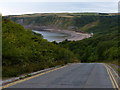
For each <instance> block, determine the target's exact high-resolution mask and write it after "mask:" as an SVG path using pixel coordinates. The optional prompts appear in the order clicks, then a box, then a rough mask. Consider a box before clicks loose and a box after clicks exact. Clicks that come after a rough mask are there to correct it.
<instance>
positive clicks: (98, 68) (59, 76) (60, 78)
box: [5, 63, 113, 88]
mask: <svg viewBox="0 0 120 90" xmlns="http://www.w3.org/2000/svg"><path fill="white" fill-rule="evenodd" d="M5 88H113V85H112V82H111V79H110V77H109V74H108V72H107V69H106V68H105V66H104V65H103V64H101V63H74V64H70V65H66V66H65V67H63V68H59V69H57V70H52V71H50V72H48V73H45V74H42V75H39V76H37V77H34V78H31V79H28V80H24V81H22V82H19V83H16V84H13V85H11V86H9V85H8V86H7V87H5Z"/></svg>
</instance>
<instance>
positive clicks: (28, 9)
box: [0, 0, 119, 16]
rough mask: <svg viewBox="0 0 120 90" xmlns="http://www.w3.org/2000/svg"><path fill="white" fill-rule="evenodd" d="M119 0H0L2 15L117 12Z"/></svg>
mask: <svg viewBox="0 0 120 90" xmlns="http://www.w3.org/2000/svg"><path fill="white" fill-rule="evenodd" d="M118 1H119V0H0V12H1V13H2V15H3V16H4V15H20V14H31V13H63V12H68V13H72V12H101V13H117V12H118Z"/></svg>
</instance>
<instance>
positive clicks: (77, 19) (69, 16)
mask: <svg viewBox="0 0 120 90" xmlns="http://www.w3.org/2000/svg"><path fill="white" fill-rule="evenodd" d="M8 17H9V18H10V19H11V20H13V21H15V22H16V23H19V24H21V25H23V26H29V27H32V28H33V27H35V26H39V27H41V28H43V29H44V28H55V29H56V30H57V29H61V30H62V29H65V30H74V31H83V32H93V33H97V32H99V30H95V29H94V30H93V31H92V28H96V27H97V26H99V24H102V23H108V22H109V21H107V20H108V19H107V18H112V20H113V19H116V17H117V15H116V14H113V13H37V14H25V15H16V16H14V15H13V16H8ZM103 19H106V20H103ZM103 21H104V22H103ZM110 22H112V21H110ZM105 26H106V25H104V27H105ZM100 32H101V31H100ZM102 32H103V31H102Z"/></svg>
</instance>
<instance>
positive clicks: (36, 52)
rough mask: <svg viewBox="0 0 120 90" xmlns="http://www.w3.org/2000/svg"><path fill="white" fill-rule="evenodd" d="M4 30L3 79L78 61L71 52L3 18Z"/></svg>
mask: <svg viewBox="0 0 120 90" xmlns="http://www.w3.org/2000/svg"><path fill="white" fill-rule="evenodd" d="M2 30H3V35H2V39H3V43H2V44H3V47H2V53H3V54H2V57H3V59H2V60H3V61H2V65H3V77H15V76H18V75H20V74H24V73H28V72H33V71H37V70H41V69H44V68H49V67H53V66H56V65H63V64H66V63H70V62H74V61H75V60H77V59H76V57H75V55H74V54H73V53H72V52H71V51H69V50H67V49H64V48H61V47H59V46H57V45H55V44H53V43H50V42H48V41H47V40H45V39H43V38H42V36H41V35H38V34H36V33H33V32H32V31H31V30H26V29H24V28H23V27H22V26H21V25H19V24H16V23H14V22H11V21H10V20H8V19H4V18H3V21H2Z"/></svg>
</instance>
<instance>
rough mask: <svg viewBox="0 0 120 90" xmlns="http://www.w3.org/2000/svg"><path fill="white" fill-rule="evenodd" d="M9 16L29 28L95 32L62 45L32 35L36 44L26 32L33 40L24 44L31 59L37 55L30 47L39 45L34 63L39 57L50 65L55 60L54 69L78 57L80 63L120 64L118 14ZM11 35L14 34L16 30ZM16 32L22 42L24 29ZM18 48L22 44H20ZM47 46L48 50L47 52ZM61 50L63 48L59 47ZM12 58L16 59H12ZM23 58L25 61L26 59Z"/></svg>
mask: <svg viewBox="0 0 120 90" xmlns="http://www.w3.org/2000/svg"><path fill="white" fill-rule="evenodd" d="M8 17H9V18H10V19H11V20H13V21H15V22H17V23H19V24H21V25H23V26H30V28H31V27H35V26H39V27H41V28H42V29H45V28H54V29H56V30H57V29H61V30H73V31H77V32H79V31H80V32H87V33H94V35H93V37H91V38H88V39H84V40H79V41H67V40H65V41H63V42H61V43H56V42H53V43H50V42H47V41H45V40H44V39H42V37H41V36H38V35H37V36H36V34H34V35H33V34H32V36H34V37H35V41H34V39H33V40H31V39H30V38H31V34H30V35H29V34H26V33H24V34H25V36H26V37H27V36H29V39H30V40H31V41H28V43H27V42H25V43H27V44H25V45H24V44H23V45H24V46H25V47H26V48H27V49H26V52H29V51H27V50H29V49H30V52H31V53H30V52H29V53H30V54H29V53H28V54H29V55H28V56H31V57H32V56H33V55H32V53H34V52H33V51H34V50H32V51H31V49H33V46H31V45H34V43H35V45H36V42H37V46H35V47H34V48H35V52H36V51H37V52H36V55H37V56H36V55H35V57H36V58H33V60H34V59H35V60H37V58H40V59H39V60H41V58H43V59H42V60H46V61H47V62H48V63H49V61H50V64H49V65H51V60H53V62H52V66H55V65H57V64H60V63H61V60H62V63H68V62H74V61H76V60H77V58H78V59H79V61H81V62H106V63H114V64H117V65H120V63H119V62H118V60H119V53H118V52H119V50H120V47H119V43H120V41H119V38H120V35H119V33H118V15H115V14H93V13H92V14H89V15H88V13H87V14H84V15H83V14H82V15H81V14H80V13H72V14H65V13H62V14H52V13H49V14H30V15H20V16H8ZM3 23H4V22H3ZM12 23H13V22H12ZM14 24H15V23H14ZM14 24H13V26H14V27H15V28H16V26H17V25H18V24H15V25H14ZM13 26H12V27H13ZM19 26H20V25H19ZM12 27H7V28H12ZM20 27H21V26H20ZM3 28H4V29H5V30H8V29H7V28H5V27H4V25H3ZM15 28H14V30H16V29H15ZM22 28H23V27H22ZM11 30H13V29H11ZM24 31H26V30H25V29H24ZM27 31H29V32H30V33H32V32H31V31H30V30H27ZM10 33H11V34H13V31H12V32H10ZM16 33H17V35H18V37H16V38H18V39H21V38H19V37H21V36H19V35H20V34H19V33H21V30H20V31H18V29H17V30H16ZM11 34H10V35H11ZM6 36H7V37H8V36H9V35H7V34H6ZM36 37H37V40H36ZM10 38H11V40H14V39H13V38H12V36H10ZM38 38H39V39H40V40H41V41H42V42H41V44H40V45H38V42H39V40H38ZM3 39H4V38H3ZM27 39H28V38H26V40H27ZM29 39H28V40H29ZM11 40H8V41H11ZM26 40H25V41H26ZM4 41H5V40H4ZM8 41H6V43H7V44H5V45H9V44H8ZM39 43H40V42H39ZM44 43H47V44H44ZM3 44H4V43H3ZM15 45H16V44H15ZM17 45H19V44H17ZM20 45H21V44H20ZM12 46H14V45H12ZM5 47H8V48H7V49H8V50H12V48H11V49H10V45H9V46H5ZM16 47H18V46H16ZM45 47H47V50H46V48H45ZM60 47H62V48H60ZM28 48H29V49H28ZM36 48H37V49H36ZM41 48H42V49H43V51H41ZM7 49H5V50H4V51H5V52H7V53H8V51H6V50H7ZM44 49H45V51H44ZM13 50H14V49H13ZM15 50H16V49H15ZM18 50H19V49H18ZM18 50H16V51H14V53H15V52H17V51H18ZM51 50H52V51H51ZM57 50H58V51H57ZM20 51H21V52H22V49H20ZM23 51H24V50H23ZM39 52H40V53H39ZM44 52H45V55H44ZM51 52H52V53H51ZM56 52H57V53H56ZM63 52H64V53H63ZM10 53H11V52H10ZM10 53H8V54H7V55H6V57H7V56H9V55H11V54H10ZM14 53H13V54H14ZM46 53H47V54H46ZM13 54H12V55H13ZM15 54H16V53H15ZM51 54H52V55H51ZM67 54H68V55H67ZM3 55H4V53H3ZM23 55H24V54H23ZM40 55H44V56H41V57H40ZM46 55H48V56H49V55H50V56H51V57H47V56H46ZM61 55H62V56H61ZM11 57H12V58H13V57H14V56H11ZM18 57H19V56H18ZM20 57H21V56H20ZM24 57H26V56H24ZM31 57H30V59H31ZM46 57H47V58H46ZM75 57H76V58H75ZM15 58H16V57H15ZM21 58H22V57H21ZM62 58H63V59H62ZM5 59H6V58H5ZM17 59H18V60H19V58H17ZM24 59H25V60H26V58H24ZM24 59H22V60H24ZM20 60H21V59H20ZM39 60H38V61H39ZM56 60H58V61H57V64H56V63H54V61H55V62H56ZM59 60H60V62H59ZM69 60H71V61H69ZM41 62H43V61H41ZM6 63H7V64H8V62H6ZM10 63H11V62H10ZM3 64H4V62H3ZM47 65H48V64H47ZM47 65H46V66H47ZM47 67H48V66H47Z"/></svg>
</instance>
